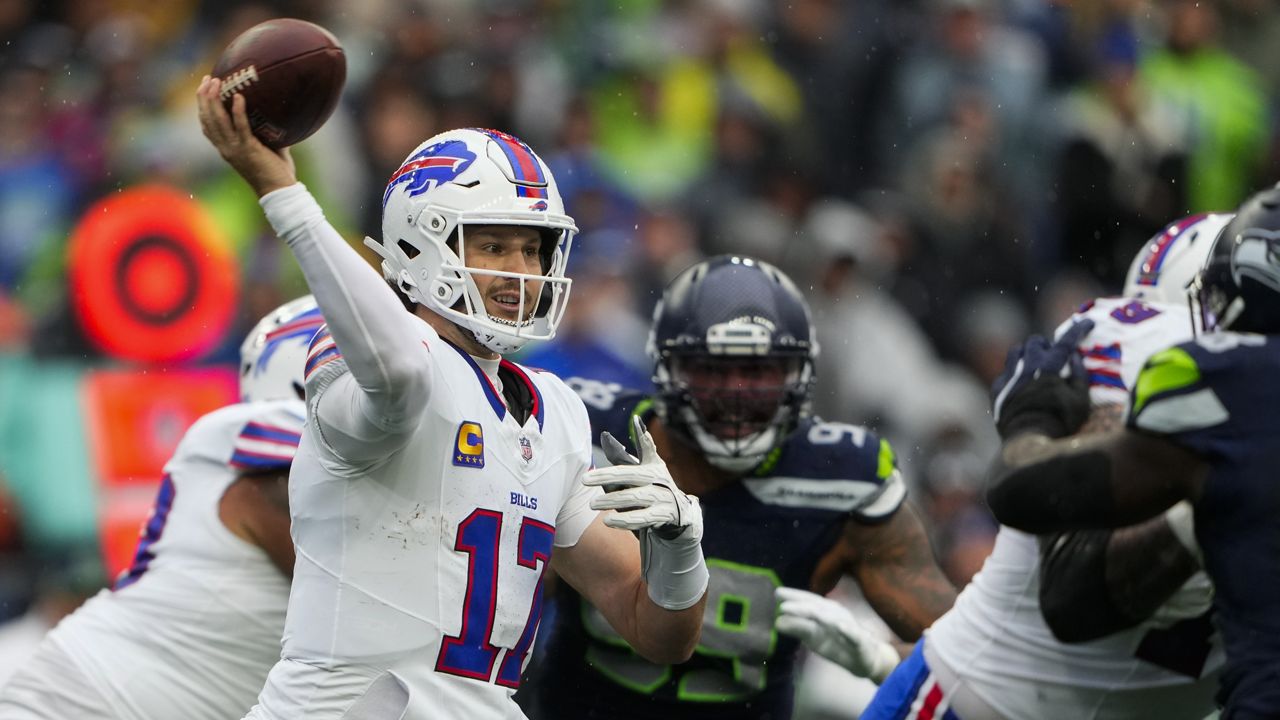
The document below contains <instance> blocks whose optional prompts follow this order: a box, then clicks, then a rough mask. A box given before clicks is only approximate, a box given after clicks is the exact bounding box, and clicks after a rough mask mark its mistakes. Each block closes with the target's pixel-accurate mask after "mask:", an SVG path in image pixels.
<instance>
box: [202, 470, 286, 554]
mask: <svg viewBox="0 0 1280 720" xmlns="http://www.w3.org/2000/svg"><path fill="white" fill-rule="evenodd" d="M218 519H220V520H221V521H222V524H223V525H225V526H226V527H227V529H228V530H230V531H231V532H233V533H235V535H236V536H237V537H240V538H242V539H244V540H245V541H247V542H250V543H252V544H254V545H257V546H258V547H260V548H262V550H263V551H264V552H266V554H267V557H269V558H270V559H271V562H272V564H273V565H275V566H276V568H278V569H279V570H280V572H281V573H283V574H284V576H285V577H288V578H292V577H293V561H294V554H293V539H292V538H291V537H290V535H289V470H288V469H287V468H286V469H284V470H278V471H274V472H267V473H254V474H246V475H241V476H240V477H238V478H236V480H235V481H234V482H232V483H231V485H229V486H228V487H227V489H226V492H224V493H223V494H222V498H221V500H219V501H218Z"/></svg>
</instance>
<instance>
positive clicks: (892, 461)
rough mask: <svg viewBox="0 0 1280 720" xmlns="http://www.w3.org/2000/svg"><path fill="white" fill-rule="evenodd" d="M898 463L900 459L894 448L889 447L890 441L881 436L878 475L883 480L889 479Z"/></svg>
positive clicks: (877, 466)
mask: <svg viewBox="0 0 1280 720" xmlns="http://www.w3.org/2000/svg"><path fill="white" fill-rule="evenodd" d="M897 465H898V459H897V457H896V456H894V454H893V448H891V447H889V441H888V440H885V439H884V438H880V460H879V463H878V464H877V465H876V477H878V478H880V479H881V480H885V479H887V478H888V477H889V476H890V475H892V474H893V469H894V468H895V467H897Z"/></svg>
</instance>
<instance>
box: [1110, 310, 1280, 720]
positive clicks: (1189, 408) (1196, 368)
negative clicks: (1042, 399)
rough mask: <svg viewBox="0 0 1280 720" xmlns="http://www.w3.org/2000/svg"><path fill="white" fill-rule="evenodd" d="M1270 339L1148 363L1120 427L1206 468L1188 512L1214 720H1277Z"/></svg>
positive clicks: (1279, 455)
mask: <svg viewBox="0 0 1280 720" xmlns="http://www.w3.org/2000/svg"><path fill="white" fill-rule="evenodd" d="M1278 375H1280V341H1277V339H1276V338H1275V337H1273V336H1264V335H1252V334H1241V333H1231V332H1219V333H1211V334H1207V335H1202V336H1200V337H1199V338H1197V339H1196V341H1195V342H1190V343H1186V344H1183V345H1179V346H1177V347H1175V348H1171V349H1169V350H1165V351H1163V352H1161V353H1159V354H1157V355H1154V356H1153V357H1152V358H1151V359H1150V361H1149V362H1148V363H1147V365H1146V366H1145V367H1144V368H1143V370H1142V373H1141V375H1140V376H1139V377H1138V382H1137V385H1136V387H1135V388H1134V393H1133V409H1132V412H1131V416H1130V420H1129V423H1130V427H1132V428H1135V429H1137V430H1140V431H1143V432H1148V433H1153V434H1157V435H1160V436H1163V437H1165V438H1167V439H1169V440H1170V441H1172V442H1175V443H1177V444H1179V445H1182V446H1183V447H1186V448H1187V449H1189V450H1191V451H1193V452H1195V453H1197V454H1198V455H1200V456H1201V457H1202V458H1204V459H1205V460H1206V461H1207V462H1208V463H1209V465H1210V467H1211V470H1210V474H1209V477H1208V478H1207V480H1206V481H1205V484H1204V492H1203V494H1202V496H1201V497H1200V499H1199V501H1198V502H1196V504H1195V519H1196V523H1195V524H1196V539H1197V540H1198V541H1199V543H1200V547H1201V548H1202V549H1203V552H1204V560H1205V567H1206V568H1207V570H1208V572H1209V575H1210V576H1211V577H1212V578H1213V581H1214V584H1215V586H1216V589H1217V592H1216V595H1215V597H1214V611H1215V613H1214V618H1215V622H1216V624H1217V626H1218V628H1219V629H1220V630H1221V632H1222V636H1223V640H1224V642H1225V644H1226V648H1227V666H1226V669H1225V670H1224V671H1223V674H1222V680H1221V689H1220V691H1219V696H1218V697H1219V701H1220V702H1222V703H1223V704H1224V706H1225V708H1226V709H1225V711H1224V713H1223V715H1222V717H1223V718H1237V717H1238V718H1261V717H1276V715H1277V713H1280V681H1277V678H1280V563H1278V562H1277V558H1280V524H1278V523H1277V521H1276V518H1277V517H1280V492H1277V479H1276V473H1277V468H1280V441H1278V440H1277V438H1280V413H1277V411H1276V410H1277V408H1280V386H1277V385H1276V380H1275V379H1276V377H1277V376H1278Z"/></svg>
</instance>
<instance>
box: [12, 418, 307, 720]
mask: <svg viewBox="0 0 1280 720" xmlns="http://www.w3.org/2000/svg"><path fill="white" fill-rule="evenodd" d="M304 418H305V407H304V406H303V404H302V403H301V402H300V401H296V400H295V401H287V400H285V401H272V402H258V403H246V404H238V405H231V406H228V407H225V408H222V409H220V410H215V411H214V412H211V413H209V414H207V415H205V416H204V417H202V418H200V419H199V420H197V421H196V423H195V424H194V425H192V426H191V428H190V430H188V431H187V434H186V435H185V436H184V437H183V439H182V441H181V442H180V443H179V444H178V448H177V450H176V451H175V452H174V455H173V458H172V459H170V460H169V462H168V463H167V464H166V465H165V467H164V472H165V476H164V480H163V482H162V483H161V486H160V491H159V494H158V496H157V499H156V505H155V508H154V510H153V511H152V515H151V518H150V519H149V520H148V522H147V523H146V525H145V526H144V528H143V533H142V536H141V538H140V540H139V543H138V550H137V553H136V555H135V558H134V561H133V565H132V567H130V568H129V569H128V570H126V571H125V572H124V573H122V574H121V576H120V578H119V580H118V581H117V583H116V585H115V587H114V588H113V589H111V590H103V591H101V592H100V593H99V594H98V595H96V596H95V597H93V598H92V599H90V600H89V601H88V602H86V603H85V604H84V605H83V606H82V607H81V608H80V609H78V610H76V611H75V612H74V613H72V614H71V615H70V616H68V617H66V618H65V619H63V621H62V622H61V623H59V624H58V626H57V627H55V628H54V629H53V630H52V631H50V633H49V635H48V637H47V638H46V640H45V642H46V643H52V644H54V645H56V646H57V647H58V648H59V649H60V650H61V651H62V652H61V654H57V653H55V654H54V656H55V657H62V656H65V657H67V658H70V659H71V660H72V661H74V663H75V664H76V665H77V666H78V668H77V672H76V673H75V674H78V675H81V676H83V677H84V678H87V679H88V681H89V683H91V684H92V685H93V687H92V688H90V689H88V691H89V692H92V695H90V696H87V697H92V698H98V697H101V698H105V700H106V702H107V703H108V704H109V706H110V707H109V709H105V710H106V711H107V712H108V714H109V715H110V716H112V717H116V718H129V719H144V718H146V719H150V720H169V719H170V718H177V717H182V718H208V720H215V719H219V720H220V719H225V718H229V717H239V716H241V715H243V714H244V713H245V711H247V710H248V709H249V708H250V707H251V706H252V705H253V703H254V699H255V698H256V697H257V694H258V691H259V690H261V688H262V683H263V681H264V679H265V678H266V675H267V671H268V670H269V669H270V668H271V666H272V664H273V663H274V662H275V661H276V660H277V659H278V658H279V656H280V635H281V632H282V629H283V627H284V614H285V607H286V604H287V602H288V596H289V580H288V578H286V577H285V576H284V575H283V574H282V573H281V572H280V570H279V569H277V568H276V566H275V565H273V564H272V563H271V561H270V559H269V558H268V557H267V555H266V553H265V552H264V551H263V550H262V549H261V548H258V547H256V546H254V545H251V544H249V543H248V542H246V541H245V540H243V539H241V538H240V537H238V536H236V535H235V534H233V533H232V532H231V531H230V530H229V529H227V527H226V526H225V525H223V523H222V521H221V520H220V519H219V515H218V506H219V502H220V500H221V498H222V495H223V493H224V492H225V491H226V489H227V487H228V486H230V485H231V483H232V482H234V481H235V479H236V478H237V477H238V476H239V475H240V474H241V473H242V472H245V471H263V470H272V469H279V470H283V469H284V468H286V467H288V466H289V463H290V462H291V461H292V458H293V455H294V452H295V451H296V448H297V445H298V441H299V438H300V434H301V432H302V426H303V420H304ZM40 687H43V688H45V690H46V691H47V692H48V693H49V694H51V695H53V696H67V695H75V694H77V693H78V692H84V690H82V689H81V688H80V687H79V686H78V684H77V683H76V682H74V681H72V682H69V681H68V676H67V674H65V673H59V674H57V675H50V674H48V673H43V674H42V676H41V677H38V678H36V677H31V678H26V679H25V681H24V688H25V692H26V693H28V695H30V696H33V697H34V696H36V695H38V694H39V693H38V692H37V689H38V688H40Z"/></svg>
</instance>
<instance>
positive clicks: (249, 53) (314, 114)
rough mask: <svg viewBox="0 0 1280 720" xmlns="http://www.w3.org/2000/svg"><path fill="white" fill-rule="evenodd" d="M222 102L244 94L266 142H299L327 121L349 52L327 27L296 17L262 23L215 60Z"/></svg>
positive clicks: (255, 130) (252, 123)
mask: <svg viewBox="0 0 1280 720" xmlns="http://www.w3.org/2000/svg"><path fill="white" fill-rule="evenodd" d="M211 74H212V75H213V76H214V77H216V78H218V79H219V80H221V81H222V102H223V104H224V105H226V108H227V112H231V99H232V98H233V97H234V96H235V95H236V94H240V95H243V96H244V99H245V109H246V110H247V111H248V114H249V126H250V128H251V129H252V130H253V134H254V135H256V136H257V138H258V139H259V140H261V141H262V143H263V144H264V145H266V146H267V147H270V148H272V149H279V148H283V147H288V146H290V145H294V144H297V143H299V142H301V141H302V140H304V139H306V138H307V137H309V136H310V135H311V134H312V133H314V132H315V131H316V130H319V129H320V126H321V125H323V124H324V122H325V121H326V120H328V119H329V116H330V115H331V114H332V113H333V109H334V107H335V106H337V104H338V98H339V96H340V95H342V86H343V84H344V83H346V80H347V58H346V55H345V54H344V53H343V52H342V46H340V45H339V44H338V40H337V39H336V38H334V36H333V34H332V33H330V32H329V31H328V30H325V29H324V28H322V27H320V26H319V25H315V24H313V23H309V22H306V21H304V20H295V19H292V18H279V19H275V20H267V21H266V22H262V23H258V24H257V25H254V26H253V27H251V28H249V29H248V30H246V31H244V32H243V33H241V34H240V35H239V36H238V37H237V38H236V39H235V40H232V41H231V44H230V45H228V46H227V49H226V50H224V51H222V56H221V57H220V58H218V62H217V63H216V64H215V65H214V66H213V71H212V73H211Z"/></svg>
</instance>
